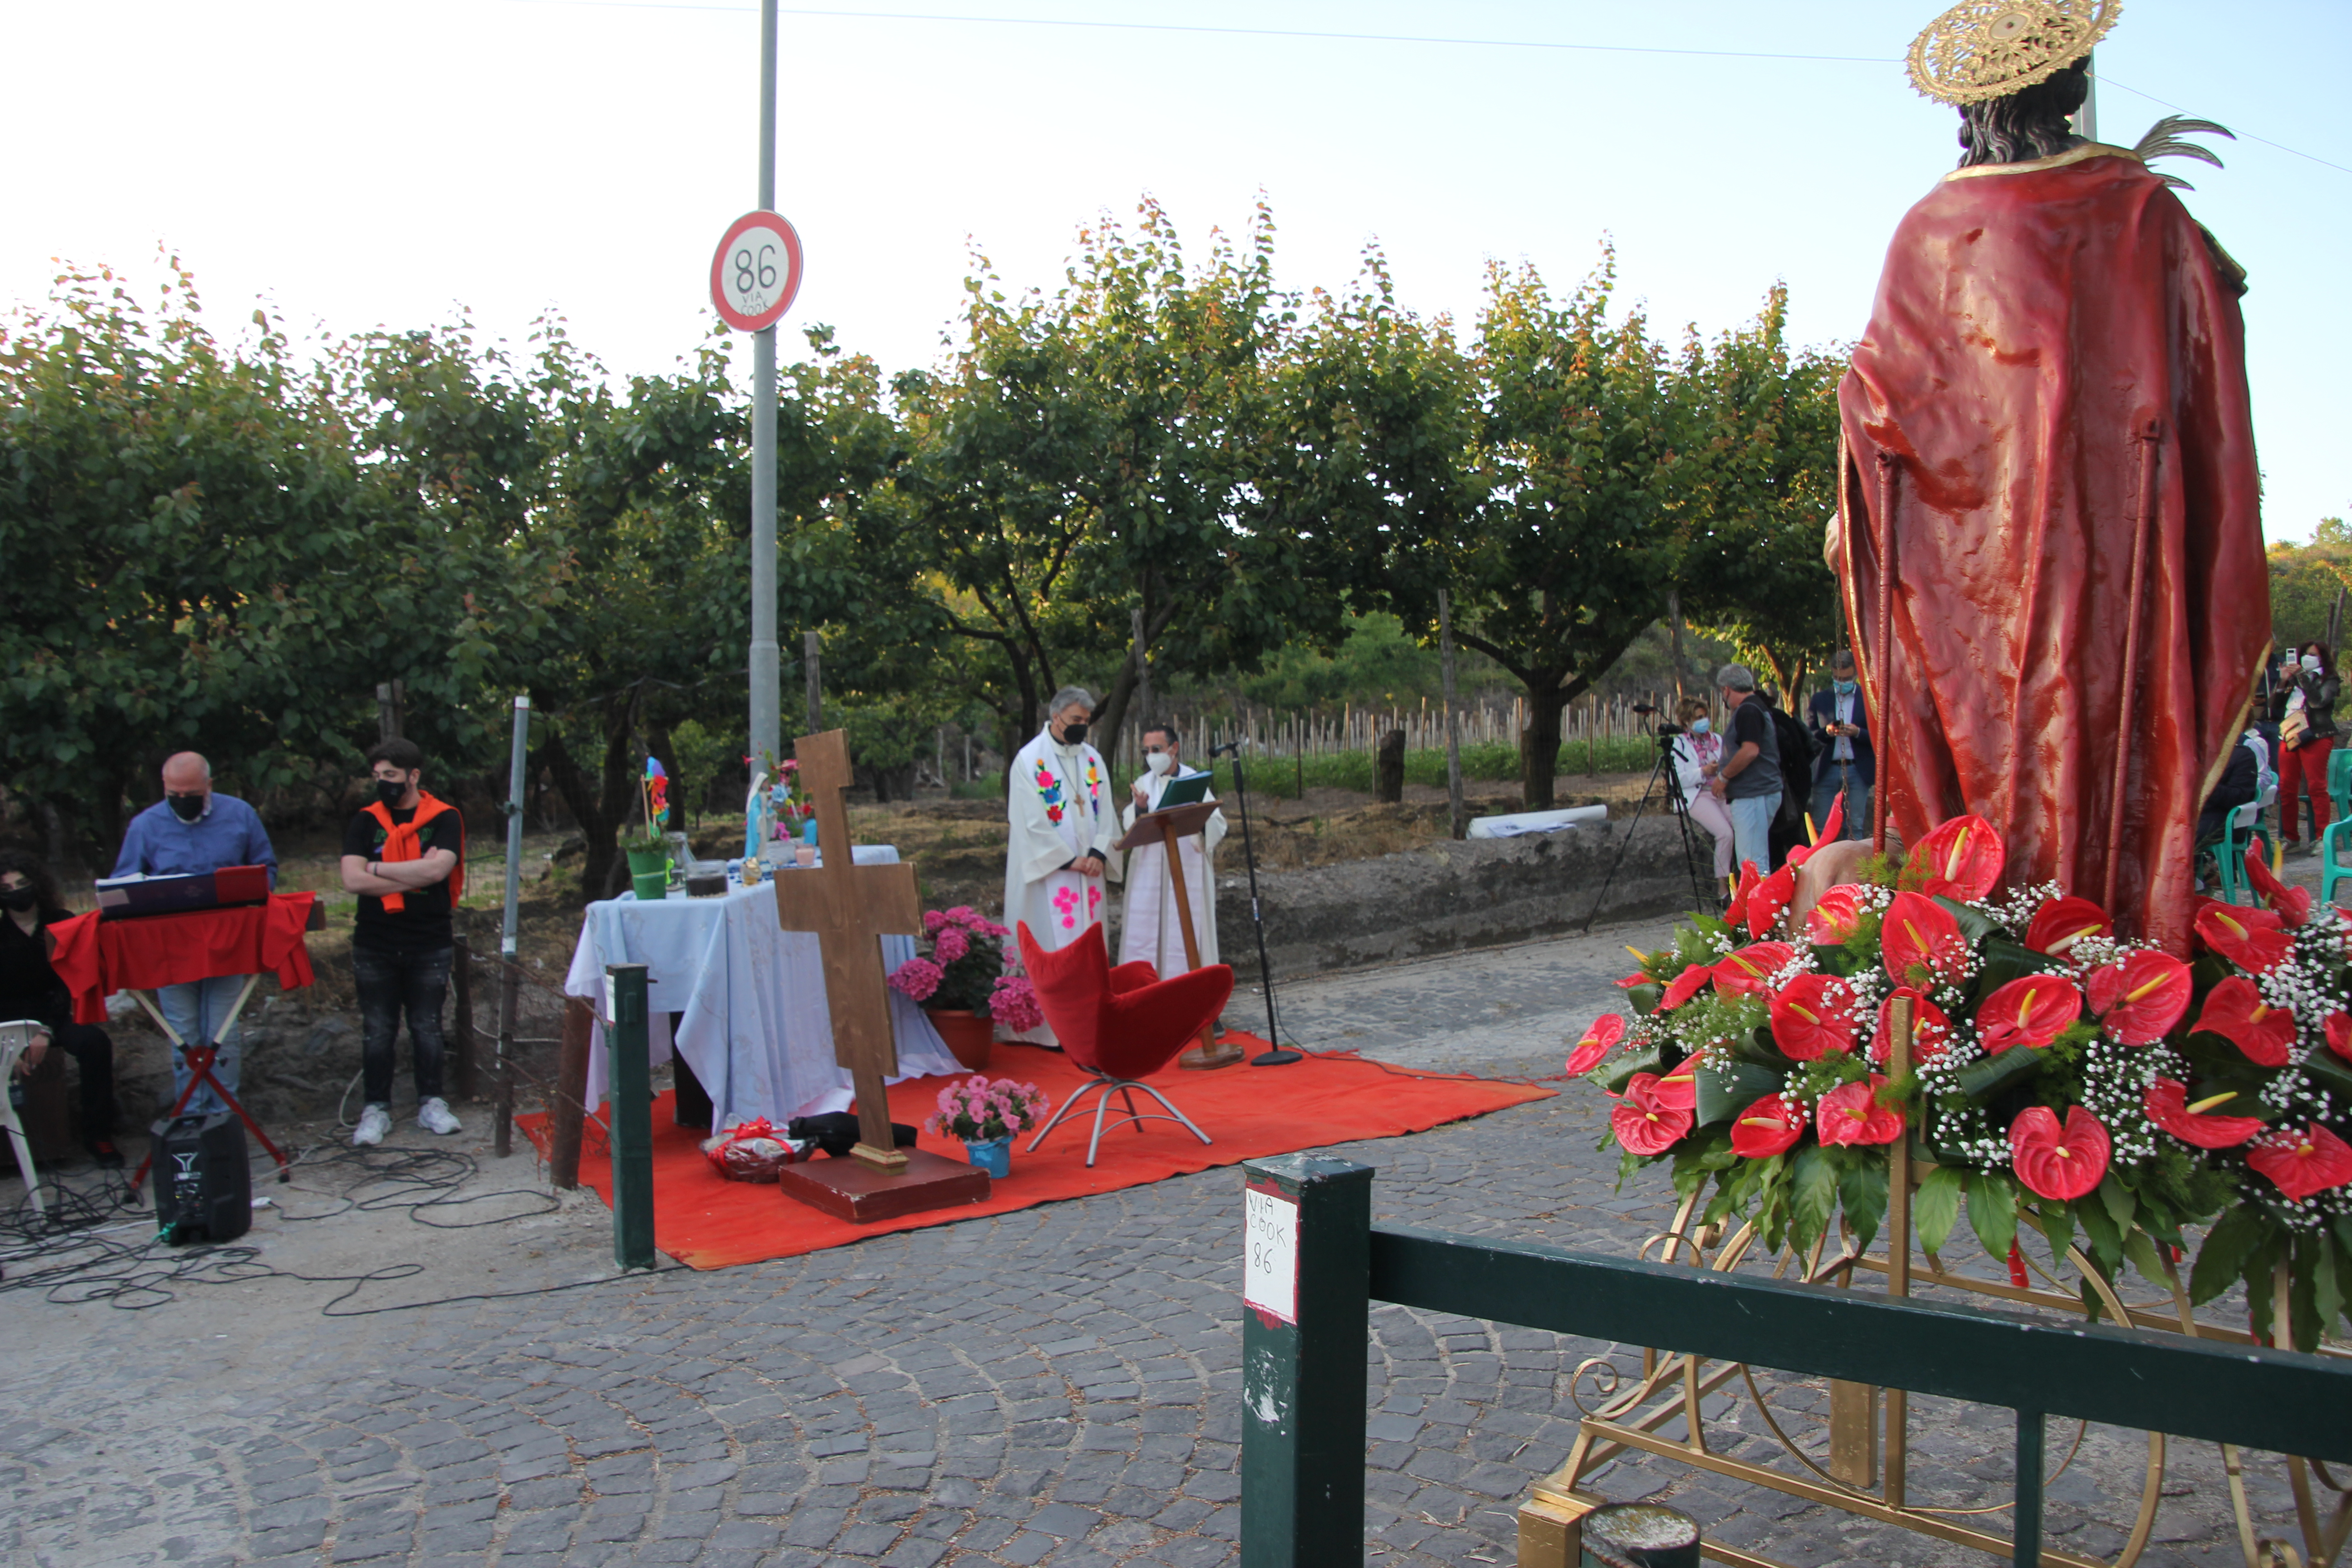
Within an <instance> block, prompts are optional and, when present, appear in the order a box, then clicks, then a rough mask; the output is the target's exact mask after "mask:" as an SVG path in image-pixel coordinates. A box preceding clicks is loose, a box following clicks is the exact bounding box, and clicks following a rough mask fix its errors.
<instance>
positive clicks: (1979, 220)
mask: <svg viewBox="0 0 2352 1568" xmlns="http://www.w3.org/2000/svg"><path fill="white" fill-rule="evenodd" d="M2238 292H2239V278H2238V276H2237V275H2236V273H2235V270H2234V267H2233V266H2232V265H2231V264H2230V263H2229V262H2228V260H2227V258H2223V257H2221V256H2220V255H2219V254H2218V252H2217V250H2216V249H2215V247H2213V246H2212V244H2211V242H2210V240H2209V239H2208V237H2206V235H2205V234H2204V232H2203V231H2202V230H2201V229H2200V228H2199V227H2198V226H2197V224H2196V222H2195V221H2194V220H2193V219H2191V218H2190V217H2189V214H2188V212H2187V210H2186V209H2184V208H2183V207H2182V206H2181V205H2180V202H2179V199H2178V198H2177V197H2176V196H2174V195H2173V194H2172V192H2171V191H2170V190H2168V189H2167V188H2166V187H2165V185H2164V184H2162V182H2160V181H2159V180H2158V178H2157V177H2156V176H2155V175H2154V174H2149V173H2148V172H2147V168H2146V167H2145V166H2144V165H2142V164H2141V163H2140V162H2139V160H2138V159H2137V158H2136V157H2134V156H2133V155H2132V154H2130V153H2126V152H2123V151H2121V150H2119V149H2116V148H2112V147H2100V146H2084V147H2078V148H2076V149H2074V151H2072V152H2069V153H2060V154H2058V155H2057V156H2055V157H2051V158H2044V159H2042V160H2039V161H2037V162H2034V163H2013V164H1994V165H1988V166H1984V167H1980V168H1976V169H1969V170H1963V171H1960V172H1958V173H1957V174H1950V175H1947V176H1946V177H1945V179H1944V181H1943V183H1942V184H1939V185H1938V186H1937V188H1936V189H1935V190H1934V191H1933V192H1932V193H1930V194H1929V195H1927V197H1926V198H1925V199H1924V200H1922V201H1921V202H1920V203H1919V204H1918V205H1916V206H1915V207H1913V208H1912V209H1911V211H1910V212H1909V213H1908V214H1907V215H1906V216H1905V217H1904V219H1903V223H1902V226H1900V227H1899V228H1897V229H1896V230H1895V240H1894V243H1893V244H1892V245H1891V246H1890V247H1888V249H1887V255H1886V268H1885V273H1884V274H1883V275H1882V276H1881V277H1880V279H1879V284H1878V298H1877V300H1876V303H1875V304H1874V307H1873V309H1872V311H1871V320H1870V327H1869V330H1868V331H1866V332H1865V333H1864V337H1863V340H1862V344H1861V346H1860V348H1858V349H1857V350H1856V351H1855V353H1854V356H1853V368H1852V369H1851V370H1850V371H1849V372H1848V373H1847V375H1846V378H1845V382H1844V384H1843V385H1842V386H1841V387H1840V388H1839V390H1838V405H1839V409H1840V412H1841V414H1842V416H1843V426H1844V431H1843V434H1844V447H1845V459H1844V461H1843V464H1842V465H1841V467H1842V470H1843V472H1842V483H1841V489H1840V505H1839V508H1838V521H1837V523H1836V525H1835V529H1834V541H1833V548H1834V549H1836V550H1837V551H1838V552H1840V554H1841V555H1842V562H1841V571H1840V575H1841V578H1842V580H1843V593H1844V595H1845V602H1846V613H1847V616H1848V618H1849V621H1850V623H1851V625H1852V627H1853V642H1854V648H1855V651H1856V652H1857V653H1858V654H1859V655H1860V656H1861V659H1862V666H1863V675H1864V680H1865V681H1866V682H1867V685H1868V690H1869V696H1870V702H1871V714H1872V719H1873V722H1874V725H1875V726H1876V729H1877V740H1878V759H1879V760H1878V777H1879V780H1880V782H1881V785H1882V787H1883V788H1885V789H1886V795H1887V804H1888V807H1889V810H1890V811H1891V814H1892V818H1891V820H1892V822H1893V825H1894V826H1895V830H1896V831H1897V832H1899V833H1900V834H1901V836H1902V837H1903V838H1904V839H1905V840H1906V842H1911V843H1916V842H1917V841H1918V839H1919V838H1920V837H1922V836H1924V835H1925V834H1926V833H1927V831H1928V830H1929V829H1930V828H1932V827H1933V826H1936V825H1937V823H1940V822H1943V821H1945V820H1947V819H1948V818H1950V817H1953V816H1960V815H1962V814H1965V813H1969V812H1973V813H1975V814H1977V815H1979V816H1983V817H1985V818H1986V819H1987V820H1989V821H1990V822H1991V823H1992V824H1993V826H1996V827H1998V828H1999V829H2000V832H2001V835H2002V837H2004V839H2005V840H2006V841H2007V843H2008V847H2009V862H2008V869H2007V873H2006V878H2005V879H2006V880H2007V882H2008V883H2009V885H2011V887H2019V886H2023V885H2026V884H2030V883H2035V882H2043V881H2051V880H2055V881H2056V882H2058V883H2059V884H2060V885H2062V886H2063V887H2064V888H2065V889H2066V890H2067V891H2069V892H2072V893H2079V894H2082V895H2083V896H2084V897H2086V898H2091V899H2098V900H2106V901H2109V902H2111V904H2112V906H2113V912H2114V913H2115V914H2116V916H2117V917H2118V923H2119V928H2120V931H2121V932H2122V934H2126V935H2136V936H2147V937H2152V938H2154V939H2156V940H2157V941H2158V942H2162V943H2163V944H2164V945H2165V946H2166V947H2167V948H2168V949H2170V950H2172V951H2173V952H2179V953H2182V954H2186V952H2188V946H2189V921H2190V918H2191V915H2192V913H2193V909H2192V902H2193V888H2194V882H2193V879H2192V870H2191V847H2192V838H2193V836H2194V833H2195V821H2196V816H2197V811H2198V807H2199V805H2200V804H2201V802H2202V801H2203V798H2204V795H2205V793H2206V791H2207V789H2208V788H2209V786H2210V783H2211V781H2212V779H2213V777H2214V776H2216V775H2217V774H2218V773H2219V770H2220V768H2221V764H2222V763H2223V762H2224V761H2226V759H2227V757H2228V755H2229V752H2230V748H2231V745H2232V744H2234V742H2235V739H2236V736H2237V733H2238V731H2239V730H2240V728H2241V727H2242V725H2243V723H2244V713H2245V710H2246V705H2247V700H2248V696H2249V692H2250V690H2251V689H2252V682H2253V679H2254V678H2255V676H2256V674H2257V673H2258V671H2259V668H2260V666H2261V663H2262V660H2263V655H2264V653H2265V651H2266V650H2267V648H2268V647H2269V642H2270V584H2269V577H2268V574H2267V571H2266V568H2265V565H2264V563H2263V546H2262V523H2261V515H2260V501H2259V480H2258V477H2257V474H2256V471H2255V468H2254V444H2253V430H2252V421H2251V418H2250V416H2249V414H2248V409H2247V395H2246V370H2245V350H2244V324H2243V321H2242V318H2241V317H2240V314H2239V310H2238V302H2237V295H2238ZM2151 459H2152V461H2151ZM2151 480H2152V482H2150V481H2151ZM1882 511H1884V512H1885V513H1886V514H1887V515H1886V516H1882V515H1881V514H1882ZM1890 521H1891V524H1892V534H1893V537H1892V541H1891V545H1889V542H1887V541H1886V537H1885V528H1886V525H1887V524H1888V523H1889V522H1890ZM2143 524H2144V526H2143ZM2136 541H2137V543H2136ZM1883 547H1885V548H1891V552H1892V555H1893V563H1894V572H1893V574H1892V575H1893V579H1894V591H1893V595H1892V603H1891V605H1890V606H1888V607H1887V609H1886V611H1885V620H1884V621H1882V619H1881V616H1882V606H1881V600H1880V578H1881V574H1880V571H1879V566H1880V562H1881V559H1882V555H1881V551H1882V548H1883ZM2136 553H2137V554H2138V555H2139V556H2140V561H2141V566H2140V575H2141V577H2142V579H2143V581H2142V584H2141V588H2140V593H2139V612H2138V616H2137V632H2136V633H2135V632H2134V630H2133V619H2134V617H2133V615H2132V610H2131V599H2132V580H2133V575H2134V557H2135V554H2136ZM1890 630H1891V652H1890V653H1889V654H1887V655H1886V656H1885V662H1886V664H1887V668H1886V669H1885V671H1882V670H1881V669H1880V668H1879V665H1880V660H1881V654H1880V647H1881V640H1880V639H1881V637H1882V635H1885V633H1886V632H1888V631H1890ZM2127 645H2129V646H2131V647H2132V658H2133V662H2134V663H2135V664H2136V665H2137V668H2136V669H2132V668H2126V647H2127ZM2119 766H2120V767H2122V768H2123V769H2124V770H2125V771H2124V774H2123V790H2122V810H2121V812H2120V814H2118V813H2116V811H2115V809H2114V805H2115V798H2116V797H2115V794H2114V790H2115V784H2116V769H2117V768H2118V767H2119ZM2111 863H2112V865H2111Z"/></svg>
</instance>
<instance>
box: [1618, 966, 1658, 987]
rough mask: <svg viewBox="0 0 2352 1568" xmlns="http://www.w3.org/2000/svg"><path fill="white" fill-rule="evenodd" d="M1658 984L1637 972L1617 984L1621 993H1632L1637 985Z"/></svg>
mask: <svg viewBox="0 0 2352 1568" xmlns="http://www.w3.org/2000/svg"><path fill="white" fill-rule="evenodd" d="M1654 984H1657V982H1656V981H1654V980H1653V979H1651V978H1650V977H1649V976H1648V975H1646V974H1643V973H1641V972H1639V971H1638V970H1637V971H1635V972H1634V973H1632V974H1629V975H1627V976H1625V978H1624V979H1622V980H1620V981H1619V982H1618V983H1617V987H1618V989H1619V990H1621V991H1631V990H1633V987H1635V986H1636V985H1654Z"/></svg>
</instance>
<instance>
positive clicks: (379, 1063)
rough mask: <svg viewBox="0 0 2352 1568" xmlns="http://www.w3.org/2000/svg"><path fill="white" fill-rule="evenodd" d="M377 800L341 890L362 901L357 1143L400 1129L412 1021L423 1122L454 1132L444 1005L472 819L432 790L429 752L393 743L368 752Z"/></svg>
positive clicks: (348, 836)
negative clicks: (398, 1110)
mask: <svg viewBox="0 0 2352 1568" xmlns="http://www.w3.org/2000/svg"><path fill="white" fill-rule="evenodd" d="M368 766H369V769H370V771H371V772H373V774H374V787H375V799H374V800H373V801H372V802H371V803H369V805H367V806H366V807H365V808H364V809H362V811H361V812H360V813H359V815H358V816H354V817H352V821H351V826H348V827H346V828H344V829H343V887H344V888H345V889H347V890H348V891H351V892H354V893H357V894H359V895H360V909H359V916H358V919H357V920H356V921H354V923H353V925H352V977H353V978H354V980H356V982H357V983H358V987H359V996H360V1067H361V1076H362V1079H363V1080H364V1085H365V1092H366V1098H367V1103H366V1106H365V1108H364V1109H362V1110H361V1112H360V1124H359V1127H358V1129H357V1130H356V1131H353V1132H352V1147H353V1148H355V1149H357V1148H363V1147H365V1146H367V1145H369V1144H372V1143H381V1142H383V1135H384V1134H385V1133H387V1132H389V1131H392V1068H393V1047H394V1044H395V1042H396V1041H397V1040H398V1038H399V1035H400V1020H401V1016H402V1015H403V1014H405V1015H406V1016H407V1018H408V1047H409V1054H410V1055H411V1057H412V1058H414V1059H415V1069H416V1124H417V1125H418V1126H419V1127H422V1128H424V1129H425V1131H427V1132H455V1131H457V1130H458V1121H457V1117H455V1116H453V1115H451V1114H450V1111H449V1107H448V1105H447V1104H446V1102H445V1101H444V1100H442V1098H441V1043H442V1042H441V1008H442V1004H443V1001H444V999H445V998H446V995H447V994H448V990H449V963H450V960H451V958H452V956H453V955H454V953H455V952H456V936H455V933H454V931H452V929H451V926H450V921H449V911H450V909H451V908H452V907H453V906H454V905H455V904H456V902H457V900H458V899H459V898H461V897H463V896H464V894H465V889H466V823H465V819H464V818H463V817H462V816H459V815H458V814H457V807H455V806H453V805H448V804H447V803H446V802H443V801H438V800H436V799H434V798H433V797H432V796H431V795H427V794H425V790H424V787H423V784H422V781H423V779H424V776H425V753H424V752H421V751H419V750H418V749H417V747H416V744H415V742H412V741H396V740H395V741H386V742H383V744H382V745H380V746H378V747H376V749H375V750H373V751H372V752H369V753H368Z"/></svg>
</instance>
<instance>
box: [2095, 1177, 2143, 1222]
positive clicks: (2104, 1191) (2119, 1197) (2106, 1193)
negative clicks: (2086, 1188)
mask: <svg viewBox="0 0 2352 1568" xmlns="http://www.w3.org/2000/svg"><path fill="white" fill-rule="evenodd" d="M2099 1202H2100V1203H2101V1204H2103V1205H2105V1207H2106V1211H2107V1213H2108V1214H2109V1215H2112V1216H2113V1217H2114V1219H2115V1222H2116V1225H2118V1226H2122V1227H2123V1228H2124V1229H2126V1230H2128V1229H2130V1228H2131V1225H2132V1220H2133V1218H2134V1216H2135V1215H2137V1214H2138V1212H2139V1199H2138V1198H2137V1197H2136V1196H2135V1195H2133V1193H2132V1190H2131V1189H2130V1188H2129V1187H2127V1186H2125V1185H2124V1184H2123V1183H2121V1182H2120V1181H2117V1180H2116V1173H2115V1171H2114V1169H2113V1168H2112V1167H2111V1168H2110V1169H2109V1170H2108V1172H2107V1173H2106V1174H2105V1176H2103V1177H2101V1178H2100V1180H2099Z"/></svg>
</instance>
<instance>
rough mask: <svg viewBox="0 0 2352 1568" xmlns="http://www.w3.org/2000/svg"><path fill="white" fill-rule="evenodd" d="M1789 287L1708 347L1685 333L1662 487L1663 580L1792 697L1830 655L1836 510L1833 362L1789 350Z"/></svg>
mask: <svg viewBox="0 0 2352 1568" xmlns="http://www.w3.org/2000/svg"><path fill="white" fill-rule="evenodd" d="M1788 316H1789V290H1788V288H1787V286H1786V285H1785V284H1777V283H1776V284H1775V285H1773V287H1772V289H1771V291H1770V293H1769V294H1768V295H1767V296H1766V297H1765V301H1764V308H1763V310H1761V311H1760V312H1759V314H1758V315H1757V318H1756V321H1754V322H1753V323H1752V324H1751V325H1748V326H1746V327H1742V328H1739V329H1738V330H1736V331H1728V332H1726V333H1724V334H1723V335H1722V336H1721V337H1719V338H1717V340H1716V342H1715V344H1714V346H1713V347H1712V348H1711V349H1710V348H1709V347H1707V346H1706V344H1704V343H1702V342H1700V340H1699V337H1698V334H1697V332H1696V331H1693V332H1692V333H1691V334H1690V335H1689V338H1688V340H1687V342H1685V346H1684V349H1683V355H1682V361H1681V363H1680V364H1679V365H1678V366H1676V367H1675V374H1674V375H1673V376H1672V378H1671V380H1670V382H1669V386H1670V388H1671V392H1672V398H1673V403H1674V418H1675V441H1676V444H1677V446H1678V447H1680V460H1679V461H1677V462H1676V463H1675V465H1674V470H1673V472H1674V481H1673V482H1672V483H1671V484H1670V485H1669V486H1668V495H1669V498H1670V499H1669V500H1668V509H1669V512H1670V514H1671V516H1672V519H1673V523H1674V531H1675V538H1674V544H1673V548H1672V552H1671V560H1670V564H1669V570H1670V572H1671V573H1672V574H1673V577H1674V580H1675V582H1676V583H1677V584H1679V585H1680V586H1681V588H1682V592H1683V595H1684V604H1685V606H1686V607H1687V609H1688V610H1689V612H1690V613H1691V614H1692V616H1694V617H1695V618H1696V619H1697V620H1699V621H1702V622H1711V623H1712V624H1713V626H1714V628H1715V629H1716V631H1717V633H1718V635H1721V636H1723V637H1727V638H1728V639H1729V640H1730V641H1732V642H1733V643H1734V644H1736V645H1737V646H1738V647H1739V649H1740V652H1741V653H1742V655H1743V656H1745V657H1747V658H1750V659H1751V660H1753V661H1754V662H1756V663H1759V664H1760V665H1762V666H1763V667H1764V668H1765V669H1766V670H1767V672H1768V673H1769V675H1770V676H1771V678H1772V679H1773V680H1774V681H1776V682H1778V683H1779V684H1780V689H1781V691H1782V694H1783V697H1784V700H1786V701H1788V702H1790V703H1791V704H1793V703H1794V702H1795V701H1796V691H1797V688H1798V687H1799V686H1800V685H1801V683H1802V682H1803V680H1804V679H1805V673H1806V671H1807V670H1808V669H1810V668H1818V667H1819V666H1820V665H1821V664H1822V663H1824V662H1826V660H1827V658H1828V656H1829V652H1830V650H1831V649H1832V647H1835V646H1836V645H1837V640H1838V626H1839V622H1840V619H1841V612H1840V611H1839V609H1838V607H1837V580H1836V578H1835V576H1834V575H1833V574H1832V573H1831V571H1830V569H1829V565H1828V563H1827V562H1826V561H1824V560H1823V559H1822V542H1823V540H1824V538H1825V536H1826V530H1827V527H1828V524H1829V521H1830V518H1831V515H1832V513H1833V512H1834V510H1836V506H1837V495H1836V482H1837V441H1838V409H1837V385H1838V381H1839V379H1840V377H1842V376H1843V374H1844V372H1845V363H1844V361H1843V358H1841V357H1836V356H1832V355H1829V354H1823V353H1811V352H1806V351H1801V350H1795V349H1791V348H1790V345H1789V342H1788V337H1787V329H1788Z"/></svg>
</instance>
